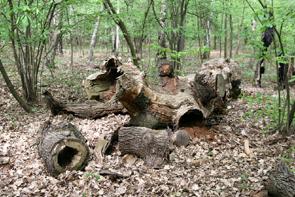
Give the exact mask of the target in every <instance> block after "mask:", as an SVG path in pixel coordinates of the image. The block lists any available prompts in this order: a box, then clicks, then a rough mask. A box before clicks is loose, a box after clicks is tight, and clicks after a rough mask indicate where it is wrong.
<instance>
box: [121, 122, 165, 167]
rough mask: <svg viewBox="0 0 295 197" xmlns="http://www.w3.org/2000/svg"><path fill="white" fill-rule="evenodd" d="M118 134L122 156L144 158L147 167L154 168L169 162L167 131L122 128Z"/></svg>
mask: <svg viewBox="0 0 295 197" xmlns="http://www.w3.org/2000/svg"><path fill="white" fill-rule="evenodd" d="M118 134H119V138H118V141H119V150H120V151H121V153H122V155H125V154H134V155H137V156H138V157H140V158H143V160H144V161H145V164H146V165H147V166H149V167H153V168H160V167H161V166H162V165H163V164H164V163H165V162H166V161H167V160H168V156H169V143H170V141H169V136H168V132H167V131H166V130H152V129H149V128H145V127H122V128H121V129H120V130H119V132H118Z"/></svg>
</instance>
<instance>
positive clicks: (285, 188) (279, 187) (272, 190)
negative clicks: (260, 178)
mask: <svg viewBox="0 0 295 197" xmlns="http://www.w3.org/2000/svg"><path fill="white" fill-rule="evenodd" d="M265 188H266V190H267V191H268V194H269V195H270V196H275V197H294V196H295V175H294V173H293V172H291V171H290V170H289V169H288V167H287V165H286V164H285V163H283V162H280V163H279V164H278V166H277V167H276V169H274V170H273V171H271V173H270V176H269V180H268V181H267V182H266V184H265Z"/></svg>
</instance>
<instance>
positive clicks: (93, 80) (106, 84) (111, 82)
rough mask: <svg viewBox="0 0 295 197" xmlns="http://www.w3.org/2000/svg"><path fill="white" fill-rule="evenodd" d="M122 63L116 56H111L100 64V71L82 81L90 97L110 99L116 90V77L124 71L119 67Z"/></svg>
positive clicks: (102, 99)
mask: <svg viewBox="0 0 295 197" xmlns="http://www.w3.org/2000/svg"><path fill="white" fill-rule="evenodd" d="M121 64H122V63H121V62H120V61H119V59H118V58H116V57H110V58H109V59H107V60H105V61H104V62H103V63H102V65H101V66H100V69H101V70H100V71H98V72H96V73H94V74H91V75H90V76H88V77H87V78H86V79H85V80H83V82H82V86H83V87H84V89H85V91H86V94H87V96H88V99H92V100H98V101H103V102H106V101H109V100H110V99H111V98H112V96H113V95H114V94H115V91H116V88H115V87H116V79H117V77H118V76H120V75H121V74H122V73H121V72H120V71H119V70H118V69H117V68H118V66H120V65H121Z"/></svg>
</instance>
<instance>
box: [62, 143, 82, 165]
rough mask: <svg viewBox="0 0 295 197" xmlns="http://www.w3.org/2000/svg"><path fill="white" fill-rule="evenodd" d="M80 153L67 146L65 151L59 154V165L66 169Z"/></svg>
mask: <svg viewBox="0 0 295 197" xmlns="http://www.w3.org/2000/svg"><path fill="white" fill-rule="evenodd" d="M77 153H78V151H77V150H76V149H74V148H71V147H68V146H66V147H65V148H64V149H62V150H61V151H60V153H59V154H58V158H57V159H58V161H57V162H58V164H59V165H60V166H61V167H63V168H65V167H66V166H67V165H69V164H70V163H71V162H72V160H73V158H74V156H75V155H76V154H77Z"/></svg>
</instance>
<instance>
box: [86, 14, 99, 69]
mask: <svg viewBox="0 0 295 197" xmlns="http://www.w3.org/2000/svg"><path fill="white" fill-rule="evenodd" d="M99 20H100V17H97V19H96V22H95V24H94V29H93V33H92V37H91V42H90V47H89V54H88V64H92V62H93V53H94V52H93V51H94V49H95V46H96V42H97V32H98V28H99Z"/></svg>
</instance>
